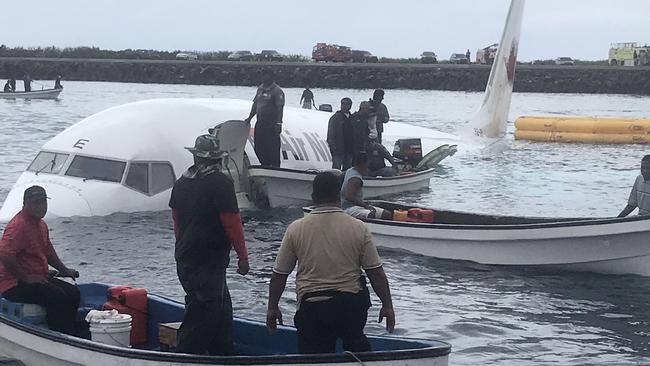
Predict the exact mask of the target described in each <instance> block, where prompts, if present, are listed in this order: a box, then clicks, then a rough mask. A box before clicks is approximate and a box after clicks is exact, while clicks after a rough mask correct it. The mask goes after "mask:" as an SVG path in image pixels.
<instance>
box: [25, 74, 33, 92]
mask: <svg viewBox="0 0 650 366" xmlns="http://www.w3.org/2000/svg"><path fill="white" fill-rule="evenodd" d="M23 84H24V85H25V91H26V92H30V91H32V78H30V77H29V75H28V74H25V76H24V77H23Z"/></svg>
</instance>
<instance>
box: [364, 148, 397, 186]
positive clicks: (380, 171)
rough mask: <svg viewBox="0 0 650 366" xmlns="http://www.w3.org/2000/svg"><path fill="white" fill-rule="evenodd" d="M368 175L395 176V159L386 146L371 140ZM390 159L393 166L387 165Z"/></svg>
mask: <svg viewBox="0 0 650 366" xmlns="http://www.w3.org/2000/svg"><path fill="white" fill-rule="evenodd" d="M367 154H368V176H369V177H393V176H395V174H396V172H395V168H394V167H395V159H394V158H393V155H391V153H390V152H389V151H388V149H386V147H385V146H384V145H382V144H380V143H378V142H377V140H370V142H369V143H368V152H367ZM386 160H388V161H389V162H390V164H391V166H392V167H390V168H389V167H387V166H386Z"/></svg>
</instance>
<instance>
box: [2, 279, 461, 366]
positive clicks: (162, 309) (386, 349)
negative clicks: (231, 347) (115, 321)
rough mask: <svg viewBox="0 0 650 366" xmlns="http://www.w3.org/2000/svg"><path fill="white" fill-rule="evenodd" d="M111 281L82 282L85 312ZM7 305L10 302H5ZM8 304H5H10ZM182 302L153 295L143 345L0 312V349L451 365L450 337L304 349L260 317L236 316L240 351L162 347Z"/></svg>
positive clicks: (26, 357)
mask: <svg viewBox="0 0 650 366" xmlns="http://www.w3.org/2000/svg"><path fill="white" fill-rule="evenodd" d="M108 288H109V286H108V285H106V284H100V283H88V284H80V285H79V290H80V291H81V306H80V312H81V313H82V314H80V316H84V314H83V312H84V311H85V312H87V311H89V310H90V309H99V308H101V306H102V304H103V303H104V302H105V301H106V293H107V289H108ZM5 304H6V303H5ZM4 307H5V308H8V307H6V306H4ZM5 310H6V309H5ZM183 313H184V307H183V304H181V303H178V302H176V301H173V300H170V299H166V298H164V297H161V296H157V295H152V294H149V295H148V315H147V334H148V341H147V345H146V347H145V348H144V349H136V348H129V347H118V346H113V345H107V344H102V343H98V342H93V341H90V340H87V339H82V338H77V337H73V336H69V335H65V334H62V333H59V332H55V331H51V330H48V329H47V328H44V327H43V326H39V325H34V324H31V323H30V322H28V321H27V320H26V319H22V318H20V317H16V316H15V314H12V312H11V311H3V312H1V313H0V353H2V354H4V355H5V356H8V357H12V358H15V359H18V360H20V361H21V362H23V363H24V364H25V365H27V366H30V365H39V366H41V365H48V366H56V365H130V366H136V365H137V366H145V365H146V366H153V365H156V366H159V365H275V366H280V365H337V366H338V365H340V366H344V365H357V364H362V365H366V366H380V365H381V366H384V365H391V366H394V365H404V366H406V365H409V366H424V365H427V366H433V365H435V366H446V365H448V357H449V353H450V352H451V346H450V345H449V344H448V343H445V342H440V341H429V340H420V339H409V338H401V337H387V336H369V340H370V343H371V344H372V347H373V350H374V351H372V352H360V353H354V354H352V353H349V352H340V353H336V354H317V355H301V354H298V352H297V348H296V344H297V341H296V330H295V329H294V328H291V327H286V326H281V327H279V328H278V332H277V333H275V334H274V335H269V333H268V331H267V329H266V325H265V324H264V323H261V322H256V321H251V320H245V319H235V322H234V333H235V334H234V340H235V349H236V352H237V355H236V356H201V355H190V354H181V353H171V352H161V351H160V344H159V341H158V335H159V333H158V329H159V324H161V323H170V322H178V321H181V320H182V319H183Z"/></svg>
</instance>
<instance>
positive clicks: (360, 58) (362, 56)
mask: <svg viewBox="0 0 650 366" xmlns="http://www.w3.org/2000/svg"><path fill="white" fill-rule="evenodd" d="M352 62H370V63H376V62H379V59H378V58H377V56H374V55H373V54H372V53H370V52H368V51H362V50H352Z"/></svg>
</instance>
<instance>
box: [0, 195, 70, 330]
mask: <svg viewBox="0 0 650 366" xmlns="http://www.w3.org/2000/svg"><path fill="white" fill-rule="evenodd" d="M47 198H48V197H47V194H46V193H45V189H44V188H43V187H41V186H31V187H29V188H27V189H26V190H25V193H24V195H23V209H22V210H21V211H20V212H18V213H17V214H16V216H14V217H13V218H12V219H11V221H9V223H8V224H7V227H5V231H4V234H3V235H2V240H0V293H2V296H3V297H4V298H6V299H7V300H9V301H13V302H20V303H28V304H38V305H41V306H43V307H45V309H46V311H47V315H46V320H47V325H48V327H49V328H50V329H52V330H56V331H59V332H63V333H67V334H74V333H75V332H74V324H75V318H76V315H77V308H78V307H79V289H78V288H77V286H74V285H71V284H69V283H67V282H65V281H61V280H59V279H56V278H53V277H52V276H51V275H50V272H49V267H48V264H49V265H51V266H52V267H54V268H55V269H56V270H58V271H59V276H61V277H72V278H76V277H79V272H77V271H76V270H74V269H72V268H68V267H66V266H65V265H64V264H63V263H62V262H61V260H60V259H59V256H58V255H57V254H56V251H55V250H54V247H53V246H52V242H51V241H50V235H49V232H48V228H47V224H45V222H44V221H43V217H45V214H46V213H47Z"/></svg>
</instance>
